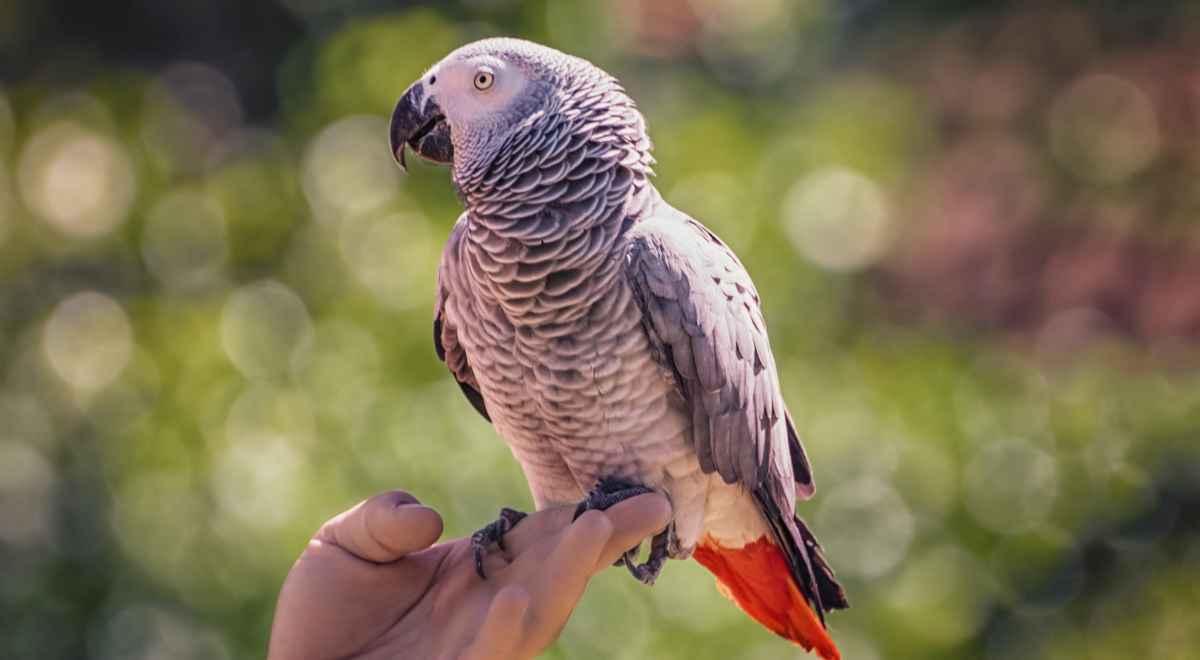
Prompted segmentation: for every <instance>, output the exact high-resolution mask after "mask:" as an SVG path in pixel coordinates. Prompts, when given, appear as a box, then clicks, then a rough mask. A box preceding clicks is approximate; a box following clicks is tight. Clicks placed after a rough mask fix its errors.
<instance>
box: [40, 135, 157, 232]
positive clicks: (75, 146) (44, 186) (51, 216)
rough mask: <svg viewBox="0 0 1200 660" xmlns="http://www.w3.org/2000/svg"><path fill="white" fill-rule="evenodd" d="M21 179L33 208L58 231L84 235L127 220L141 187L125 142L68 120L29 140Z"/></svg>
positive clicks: (110, 228)
mask: <svg viewBox="0 0 1200 660" xmlns="http://www.w3.org/2000/svg"><path fill="white" fill-rule="evenodd" d="M18 183H19V188H20V191H21V198H22V199H23V200H24V202H25V205H26V206H27V207H29V209H30V210H32V211H33V212H34V213H35V214H37V215H38V216H39V217H40V218H41V219H42V220H44V221H45V222H46V223H47V224H49V225H50V226H51V227H53V228H54V229H56V230H57V231H59V232H61V233H63V234H65V235H68V236H72V237H80V238H86V237H91V236H97V235H100V234H104V233H107V232H109V231H112V229H113V228H115V227H116V226H117V225H119V224H121V223H122V222H124V220H125V218H126V216H127V215H128V214H129V208H130V206H131V205H132V203H133V198H134V192H135V187H136V185H135V184H136V179H135V175H134V170H133V164H132V162H131V161H130V159H129V156H128V155H127V154H126V152H125V148H124V147H123V146H121V144H120V143H118V142H116V141H115V140H113V139H112V138H110V137H108V136H105V135H101V134H99V133H96V132H94V131H91V130H89V129H86V128H83V127H82V126H80V125H78V124H76V123H73V122H69V121H60V122H56V123H53V124H51V125H50V126H48V127H46V128H44V129H42V130H40V131H38V132H37V133H35V134H34V135H33V137H32V138H30V140H29V142H28V143H27V144H26V145H25V149H24V150H23V151H22V153H21V160H20V165H19V169H18Z"/></svg>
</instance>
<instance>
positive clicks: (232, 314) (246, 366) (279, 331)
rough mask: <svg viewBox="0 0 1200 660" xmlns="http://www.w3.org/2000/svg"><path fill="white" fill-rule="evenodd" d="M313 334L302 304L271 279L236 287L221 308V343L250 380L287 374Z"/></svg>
mask: <svg viewBox="0 0 1200 660" xmlns="http://www.w3.org/2000/svg"><path fill="white" fill-rule="evenodd" d="M311 335H312V322H311V321H310V320H309V316H308V309H307V308H306V307H305V306H304V302H303V301H302V300H300V297H299V296H297V295H296V293H295V292H294V291H292V290H291V289H289V288H288V287H286V286H284V285H283V284H281V283H279V282H277V281H275V280H264V281H261V282H256V283H254V284H249V285H246V286H243V287H241V288H239V289H237V290H236V291H234V292H233V293H232V294H231V295H230V296H229V299H228V301H226V303H225V308H224V309H223V310H222V312H221V346H222V347H223V348H224V349H225V354H226V355H227V356H228V357H229V359H230V361H231V362H233V364H234V366H235V367H237V369H238V371H240V372H241V373H242V375H243V376H245V377H246V378H249V379H252V380H270V379H279V378H283V377H284V376H286V375H287V373H288V370H289V368H290V367H291V362H292V359H293V358H294V356H296V355H297V353H298V352H299V351H302V350H304V349H305V348H306V347H307V345H308V342H310V341H311Z"/></svg>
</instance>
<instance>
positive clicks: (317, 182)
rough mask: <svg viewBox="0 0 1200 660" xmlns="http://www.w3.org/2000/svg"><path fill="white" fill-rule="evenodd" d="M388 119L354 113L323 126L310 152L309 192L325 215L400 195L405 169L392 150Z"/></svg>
mask: <svg viewBox="0 0 1200 660" xmlns="http://www.w3.org/2000/svg"><path fill="white" fill-rule="evenodd" d="M387 131H388V126H387V122H386V121H385V120H384V119H383V118H382V117H373V116H365V115H360V116H353V117H347V118H345V119H342V120H339V121H337V122H335V123H333V124H331V125H330V126H328V127H327V128H325V130H323V131H321V133H320V134H318V135H317V137H316V138H314V139H313V140H312V142H311V143H309V145H308V150H307V152H306V153H305V155H304V164H303V185H304V194H305V196H306V197H307V198H308V202H309V204H310V205H311V206H312V209H313V212H314V213H315V214H316V216H317V218H319V219H326V220H340V219H341V218H343V217H346V216H351V215H356V214H359V213H366V212H368V211H374V210H376V209H378V208H380V207H382V206H383V205H385V204H387V203H388V202H390V201H392V200H393V199H394V198H395V197H396V195H397V191H398V188H397V183H398V181H399V175H400V169H399V168H398V167H396V164H395V163H393V162H392V156H391V155H390V154H388V146H387V145H388V142H387V134H388V133H387Z"/></svg>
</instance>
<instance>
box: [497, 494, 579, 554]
mask: <svg viewBox="0 0 1200 660" xmlns="http://www.w3.org/2000/svg"><path fill="white" fill-rule="evenodd" d="M574 517H575V507H574V505H572V506H556V507H554V508H550V509H542V510H541V511H536V512H534V513H531V514H529V515H528V516H526V517H525V519H524V520H522V521H521V522H519V523H517V525H516V527H513V528H512V529H511V530H510V531H509V532H508V533H507V534H505V535H504V545H505V547H506V548H508V553H509V555H510V556H513V557H516V556H520V555H522V554H524V553H525V552H526V551H527V550H529V549H530V548H532V547H533V546H534V545H536V544H537V543H538V542H540V541H542V540H543V539H545V538H546V537H549V536H553V535H555V534H557V533H558V532H560V531H562V530H564V529H566V528H567V527H569V526H570V525H571V520H572V519H573V518H574Z"/></svg>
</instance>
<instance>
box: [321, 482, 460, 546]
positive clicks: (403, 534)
mask: <svg viewBox="0 0 1200 660" xmlns="http://www.w3.org/2000/svg"><path fill="white" fill-rule="evenodd" d="M441 535H442V517H441V516H440V515H438V512H437V511H434V510H433V509H431V508H429V507H427V506H424V505H422V504H421V503H420V502H418V501H417V498H415V497H413V496H412V495H410V494H408V493H406V492H404V491H401V490H393V491H389V492H386V493H381V494H379V495H376V496H374V497H372V498H370V499H368V500H366V501H364V502H360V503H359V504H357V505H356V506H355V507H354V508H352V509H350V510H349V511H346V512H344V513H342V514H340V515H338V516H335V517H334V518H333V519H331V520H330V521H329V522H327V523H325V524H324V525H323V526H322V527H321V530H320V531H318V532H317V536H316V538H317V540H319V541H323V542H325V543H330V544H332V545H336V546H338V547H340V548H342V549H343V550H345V551H347V552H349V553H350V554H352V555H354V556H356V557H358V558H359V559H364V560H366V561H371V562H375V563H379V564H384V563H389V562H393V561H396V560H398V559H401V558H402V557H404V556H405V555H407V554H410V553H413V552H417V551H419V550H424V549H425V548H428V547H429V546H431V545H433V544H434V542H436V541H437V540H438V537H440V536H441Z"/></svg>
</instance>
